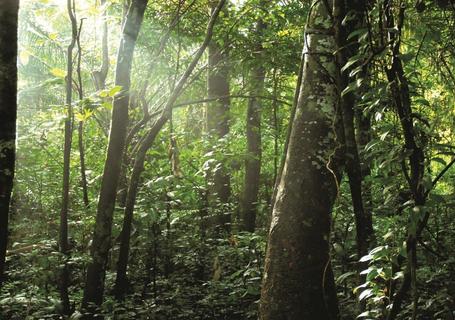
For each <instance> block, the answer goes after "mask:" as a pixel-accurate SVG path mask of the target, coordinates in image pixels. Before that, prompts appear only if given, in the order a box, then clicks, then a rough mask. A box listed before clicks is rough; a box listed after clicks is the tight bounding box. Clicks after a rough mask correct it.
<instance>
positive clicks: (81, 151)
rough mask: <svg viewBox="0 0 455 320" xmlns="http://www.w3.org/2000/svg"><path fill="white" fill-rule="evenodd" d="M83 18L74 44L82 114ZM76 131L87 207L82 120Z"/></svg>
mask: <svg viewBox="0 0 455 320" xmlns="http://www.w3.org/2000/svg"><path fill="white" fill-rule="evenodd" d="M83 21H84V20H83V19H81V22H80V25H79V32H78V34H77V39H76V44H77V52H78V55H77V66H76V73H77V82H78V93H79V103H80V108H79V112H81V113H82V114H83V112H84V106H83V105H82V99H84V90H83V84H82V70H81V64H82V47H81V31H82V24H83ZM77 133H78V141H77V142H78V147H79V161H80V173H81V186H82V200H83V201H84V205H85V207H86V208H88V206H89V204H90V201H89V198H88V186H87V174H86V173H85V172H86V166H85V147H84V121H79V124H78V127H77Z"/></svg>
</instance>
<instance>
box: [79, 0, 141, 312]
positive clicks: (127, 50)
mask: <svg viewBox="0 0 455 320" xmlns="http://www.w3.org/2000/svg"><path fill="white" fill-rule="evenodd" d="M147 2H148V0H133V1H132V2H131V5H130V7H129V10H128V13H127V17H126V20H125V23H124V26H123V31H122V39H121V41H120V47H119V51H118V56H117V67H116V74H115V85H117V86H121V87H122V91H121V93H120V94H119V95H118V96H117V97H115V98H114V103H113V111H112V122H111V130H110V133H109V144H108V150H107V158H106V162H105V166H104V172H103V178H102V182H101V190H100V198H99V202H98V208H97V215H96V220H95V230H94V234H93V241H92V246H91V262H90V263H89V265H88V269H87V278H86V284H85V289H84V296H83V300H82V307H83V309H85V310H87V311H89V313H90V312H93V311H94V308H93V306H94V305H95V306H99V305H100V304H101V303H102V301H103V293H104V277H105V274H106V264H107V258H108V253H109V249H110V247H111V232H112V216H113V212H114V204H115V196H116V191H117V184H118V180H119V172H120V167H121V162H122V155H123V149H124V143H125V136H126V130H127V124H128V104H129V89H130V76H131V66H132V61H133V54H134V47H135V45H136V39H137V37H138V34H139V30H140V28H141V24H142V20H143V16H144V11H145V8H146V6H147ZM90 317H91V316H90Z"/></svg>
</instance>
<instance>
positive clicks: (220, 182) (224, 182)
mask: <svg viewBox="0 0 455 320" xmlns="http://www.w3.org/2000/svg"><path fill="white" fill-rule="evenodd" d="M211 9H212V12H213V10H214V7H212V8H211ZM226 50H227V48H223V47H221V46H220V45H219V44H218V43H217V42H216V41H215V40H213V41H211V43H210V44H209V48H208V75H207V95H208V98H209V99H213V102H211V103H209V104H208V105H207V131H208V134H209V139H210V141H211V143H212V144H215V145H216V144H218V141H219V139H222V138H224V137H225V136H226V135H227V134H228V133H229V106H230V98H229V93H230V88H229V66H228V63H229V62H228V59H229V56H228V53H227V51H226ZM214 151H215V150H214ZM218 166H220V167H219V168H216V167H218ZM215 168H216V169H215ZM212 169H215V170H212V174H211V175H210V176H209V178H208V179H209V202H210V206H211V207H212V208H214V210H213V211H212V214H215V215H216V223H215V224H216V226H217V228H219V229H220V230H224V231H227V232H228V231H229V230H230V224H231V213H230V208H229V200H230V197H231V186H230V176H229V173H228V172H227V170H226V168H225V167H224V165H223V163H215V164H213V165H212Z"/></svg>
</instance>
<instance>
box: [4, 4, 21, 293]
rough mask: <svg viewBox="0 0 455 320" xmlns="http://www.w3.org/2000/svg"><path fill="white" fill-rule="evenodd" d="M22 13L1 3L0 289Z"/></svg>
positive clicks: (13, 155)
mask: <svg viewBox="0 0 455 320" xmlns="http://www.w3.org/2000/svg"><path fill="white" fill-rule="evenodd" d="M18 11H19V0H2V1H1V2H0V114H1V117H0V128H1V130H0V153H1V154H2V157H0V287H1V286H2V283H3V281H4V271H5V258H6V247H7V243H8V222H9V208H10V200H11V192H12V189H13V179H14V164H15V159H16V149H15V148H16V116H17V100H16V94H17V65H16V60H17V19H18Z"/></svg>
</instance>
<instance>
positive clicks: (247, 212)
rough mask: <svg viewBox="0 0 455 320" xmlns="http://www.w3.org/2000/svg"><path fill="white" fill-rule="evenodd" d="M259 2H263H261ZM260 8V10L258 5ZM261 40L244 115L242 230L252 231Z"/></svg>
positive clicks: (258, 151)
mask: <svg viewBox="0 0 455 320" xmlns="http://www.w3.org/2000/svg"><path fill="white" fill-rule="evenodd" d="M261 4H262V5H263V3H261ZM261 9H264V10H265V8H264V7H262V8H261ZM264 29H265V24H264V21H263V20H262V19H261V18H260V19H259V20H258V21H257V27H256V34H257V35H259V36H261V35H262V33H263V31H264ZM261 41H262V40H259V43H258V44H257V45H256V48H255V50H254V51H255V56H256V61H255V62H256V65H255V66H254V67H253V69H252V70H251V77H250V81H251V98H250V99H249V101H248V110H247V116H246V140H247V152H248V154H247V158H246V161H245V184H244V185H245V187H244V192H243V204H242V220H243V221H242V222H243V226H242V229H243V230H245V231H249V232H253V231H254V229H255V227H256V215H257V207H258V200H259V199H258V195H259V184H260V177H261V156H262V145H261V144H262V143H261V100H260V98H258V97H259V96H262V95H263V91H264V81H265V69H264V67H263V66H262V63H263V61H262V59H261V57H262V55H263V54H262V52H263V48H262V43H261Z"/></svg>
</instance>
